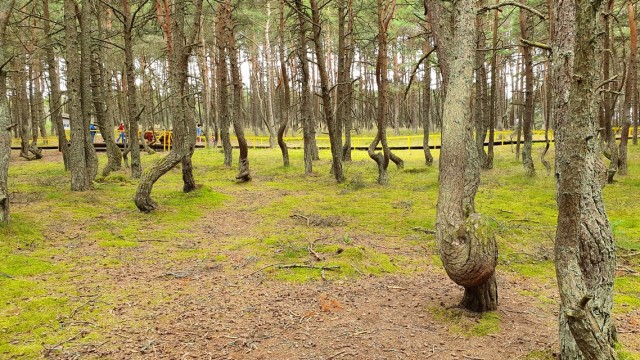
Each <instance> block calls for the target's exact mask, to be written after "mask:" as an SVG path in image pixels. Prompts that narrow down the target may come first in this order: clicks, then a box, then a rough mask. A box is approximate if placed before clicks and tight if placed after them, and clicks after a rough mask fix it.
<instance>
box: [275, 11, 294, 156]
mask: <svg viewBox="0 0 640 360" xmlns="http://www.w3.org/2000/svg"><path fill="white" fill-rule="evenodd" d="M284 31H285V29H284V0H280V26H279V27H278V40H279V41H280V44H279V46H278V55H279V56H280V76H282V107H284V108H283V109H281V111H280V113H281V114H282V119H281V120H280V127H279V128H278V146H279V147H280V151H281V152H282V163H283V165H284V166H285V167H287V166H289V149H288V148H287V143H286V142H285V141H284V134H285V132H286V131H287V124H289V112H290V107H291V98H290V94H289V74H288V73H287V58H286V57H285V53H284V49H285V42H284Z"/></svg>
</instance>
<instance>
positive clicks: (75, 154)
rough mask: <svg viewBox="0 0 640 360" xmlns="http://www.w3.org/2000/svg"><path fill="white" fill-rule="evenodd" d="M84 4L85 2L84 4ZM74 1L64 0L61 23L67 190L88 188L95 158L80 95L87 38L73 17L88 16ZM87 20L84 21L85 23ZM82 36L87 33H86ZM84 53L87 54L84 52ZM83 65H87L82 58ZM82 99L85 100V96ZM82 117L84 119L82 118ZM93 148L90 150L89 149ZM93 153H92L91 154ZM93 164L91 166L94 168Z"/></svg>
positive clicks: (90, 186) (92, 177)
mask: <svg viewBox="0 0 640 360" xmlns="http://www.w3.org/2000/svg"><path fill="white" fill-rule="evenodd" d="M84 6H86V7H87V9H88V5H87V4H85V5H84ZM77 9H78V5H77V3H76V2H75V0H65V1H64V23H65V44H66V59H65V60H66V63H67V95H68V98H69V119H70V123H71V144H70V147H69V165H70V169H71V190H72V191H86V190H89V189H91V188H92V185H93V179H94V177H95V174H96V173H95V172H94V171H95V170H97V161H96V163H95V164H94V160H97V158H96V157H95V150H94V148H93V144H91V143H90V142H91V137H90V135H89V117H88V111H87V113H85V112H84V111H83V110H85V107H84V106H83V97H84V96H85V85H86V88H87V89H88V87H89V83H88V79H84V80H83V77H84V74H83V69H82V67H83V60H82V59H83V56H82V51H84V50H85V48H86V47H88V46H86V44H85V46H83V44H82V43H83V42H84V41H86V40H87V39H86V38H84V37H83V36H82V35H79V34H78V31H77V24H76V18H77V17H79V18H80V22H81V28H82V22H83V21H84V22H85V23H86V22H88V21H89V19H87V18H85V19H83V14H82V13H81V14H78V13H77ZM86 25H88V24H85V26H86ZM85 36H87V37H88V36H89V34H88V33H87V34H86V35H85ZM87 55H88V54H87ZM84 65H87V66H88V65H89V64H88V63H87V62H84ZM84 101H89V99H85V100H84ZM85 117H86V120H85ZM91 151H93V154H92V153H91ZM92 155H93V156H92ZM94 166H95V168H94Z"/></svg>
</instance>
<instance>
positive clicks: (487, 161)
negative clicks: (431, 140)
mask: <svg viewBox="0 0 640 360" xmlns="http://www.w3.org/2000/svg"><path fill="white" fill-rule="evenodd" d="M499 1H500V0H496V4H498V3H499ZM491 32H492V34H491V99H490V100H489V102H490V104H489V146H488V147H487V156H486V157H485V158H484V163H483V164H482V168H484V169H492V168H493V157H494V152H493V144H494V142H495V128H496V122H497V121H498V119H497V115H496V110H497V106H498V105H497V101H498V94H497V91H498V84H497V83H498V64H497V62H498V61H497V58H498V50H497V49H496V48H497V47H498V9H496V10H495V11H494V13H493V27H492V31H491Z"/></svg>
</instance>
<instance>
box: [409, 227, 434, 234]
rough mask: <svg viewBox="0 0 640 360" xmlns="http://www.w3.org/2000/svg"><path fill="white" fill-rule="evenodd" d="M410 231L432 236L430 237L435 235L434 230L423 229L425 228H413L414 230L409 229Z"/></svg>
mask: <svg viewBox="0 0 640 360" xmlns="http://www.w3.org/2000/svg"><path fill="white" fill-rule="evenodd" d="M411 230H413V231H420V232H423V233H425V234H432V235H433V234H435V233H436V232H435V231H434V230H430V229H425V228H421V227H414V228H411Z"/></svg>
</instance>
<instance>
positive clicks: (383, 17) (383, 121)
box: [369, 0, 404, 185]
mask: <svg viewBox="0 0 640 360" xmlns="http://www.w3.org/2000/svg"><path fill="white" fill-rule="evenodd" d="M383 1H384V4H383ZM395 6H396V2H395V0H378V2H377V7H378V37H377V38H378V56H377V60H376V85H377V86H378V117H377V126H378V133H377V135H376V138H375V139H374V140H373V142H372V143H371V145H370V146H369V157H371V158H372V159H373V160H374V161H375V162H376V164H377V165H378V184H380V185H387V184H388V183H389V175H388V174H387V168H388V166H389V161H390V160H391V161H393V162H394V163H396V165H397V166H398V168H401V167H403V166H404V162H403V161H402V159H400V158H399V157H397V156H395V155H393V154H392V153H391V150H390V149H389V145H388V144H387V124H388V120H389V111H388V106H387V96H388V94H389V90H388V85H389V80H388V79H387V76H388V75H387V74H388V72H389V71H388V59H387V29H388V26H389V22H390V21H391V19H392V18H393V13H394V11H395ZM378 142H380V143H381V144H382V156H377V155H376V156H373V155H372V153H373V151H374V150H375V148H376V146H377V144H378Z"/></svg>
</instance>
